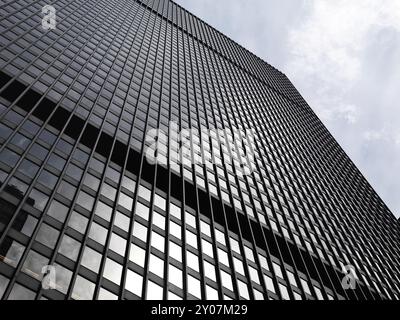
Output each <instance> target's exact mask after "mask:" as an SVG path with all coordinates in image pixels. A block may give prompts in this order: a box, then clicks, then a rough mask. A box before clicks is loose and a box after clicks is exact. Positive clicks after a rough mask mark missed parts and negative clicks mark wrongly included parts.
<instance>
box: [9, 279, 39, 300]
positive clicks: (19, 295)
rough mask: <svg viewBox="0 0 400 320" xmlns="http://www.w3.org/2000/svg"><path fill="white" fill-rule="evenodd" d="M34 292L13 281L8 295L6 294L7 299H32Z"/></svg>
mask: <svg viewBox="0 0 400 320" xmlns="http://www.w3.org/2000/svg"><path fill="white" fill-rule="evenodd" d="M35 296H36V294H35V292H33V291H32V290H29V289H28V288H25V287H24V286H21V285H20V284H19V283H15V284H14V286H13V288H12V290H11V292H10V295H9V296H8V300H34V299H35Z"/></svg>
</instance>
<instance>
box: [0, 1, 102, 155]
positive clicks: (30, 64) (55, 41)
mask: <svg viewBox="0 0 400 320" xmlns="http://www.w3.org/2000/svg"><path fill="white" fill-rule="evenodd" d="M69 4H71V3H69ZM84 4H85V3H82V4H81V5H80V6H79V7H78V8H77V9H75V10H74V11H72V12H71V13H70V14H69V15H68V16H67V17H66V18H68V17H70V16H72V15H73V14H74V13H75V12H77V11H78V10H79V9H80V8H81V7H83V6H84ZM67 6H68V5H66V6H64V7H63V8H65V7H67ZM92 7H94V5H93V6H92ZM92 7H88V8H87V10H86V11H89V10H90V8H92ZM93 20H94V18H93V19H92V20H91V21H93ZM77 23H79V21H78V22H77ZM77 23H75V24H72V25H71V26H70V27H69V28H68V29H66V31H64V32H63V33H62V34H61V35H60V36H59V37H58V38H57V39H56V40H54V41H53V42H52V44H50V46H52V45H54V44H56V43H57V40H58V39H61V37H62V36H63V35H64V34H66V33H67V32H68V31H69V30H70V29H72V27H74V26H76V24H77ZM32 30H33V29H31V30H29V31H26V32H25V33H24V34H23V35H21V36H20V37H19V38H16V39H14V40H13V41H12V42H14V41H16V40H18V39H20V38H22V37H23V36H24V35H25V34H27V33H29V32H30V31H32ZM47 32H48V31H43V35H42V36H41V37H40V38H39V39H37V41H40V40H41V39H42V38H44V37H45V35H46V34H47ZM78 35H79V34H78ZM78 35H76V36H75V38H74V39H76V38H77V37H78ZM10 44H11V43H10ZM10 44H8V45H10ZM33 44H34V43H33V42H32V43H31V44H30V45H29V46H28V47H26V48H24V49H23V50H22V51H21V52H20V53H19V54H18V55H16V56H15V57H14V58H13V59H11V60H9V61H8V62H6V64H5V65H3V66H2V69H4V68H5V66H7V65H8V64H11V63H12V62H13V61H14V59H15V58H17V57H19V56H20V55H21V54H23V53H24V52H25V51H27V50H28V49H29V48H31V47H32V46H33ZM81 50H82V48H81V49H80V50H79V52H80V51H81ZM44 53H46V51H42V53H41V54H39V55H38V56H36V57H35V58H34V59H33V60H32V61H30V62H29V63H28V65H27V66H26V67H25V69H22V70H20V71H19V73H16V74H15V75H13V76H12V77H11V79H10V80H9V81H8V82H7V83H6V84H5V85H3V87H1V88H0V94H1V93H2V92H3V91H4V90H5V89H7V88H8V87H9V86H10V85H11V84H12V83H13V82H14V81H15V80H17V79H18V77H19V76H21V75H22V74H23V72H24V71H26V70H27V69H28V68H29V67H30V66H32V65H33V64H34V63H35V62H36V61H37V60H39V59H40V57H42V55H43V54H44ZM62 53H63V51H62V52H60V53H59V54H58V55H57V57H55V58H54V60H57V59H58V57H60V56H61V55H62ZM71 62H72V61H71ZM71 62H70V64H71ZM46 71H47V69H44V70H43V71H42V72H41V73H40V74H39V76H37V77H36V79H35V80H38V79H40V77H41V76H42V75H43V74H44V73H45V72H46ZM62 75H63V73H62V72H60V75H59V76H58V77H57V79H58V78H60V77H61V76H62ZM32 85H33V83H31V84H30V85H28V86H27V88H26V89H24V90H23V91H22V93H21V94H20V95H19V96H18V97H17V98H16V99H15V100H14V101H13V102H12V103H11V105H10V106H9V107H8V108H7V109H6V110H5V111H4V112H3V114H0V121H1V120H2V119H3V118H4V116H5V114H7V112H8V111H9V110H11V109H12V108H13V107H14V105H15V104H16V103H17V101H19V99H21V97H23V96H24V94H25V93H26V92H28V90H29V89H30V88H31V87H32ZM48 91H49V89H47V90H46V92H45V93H44V94H43V96H44V95H46V94H47V92H48ZM41 100H42V98H41V99H40V100H39V101H41ZM17 128H19V126H17ZM16 132H17V129H15V131H14V132H13V134H12V136H14V134H15V133H16ZM1 150H2V148H1V147H0V151H1Z"/></svg>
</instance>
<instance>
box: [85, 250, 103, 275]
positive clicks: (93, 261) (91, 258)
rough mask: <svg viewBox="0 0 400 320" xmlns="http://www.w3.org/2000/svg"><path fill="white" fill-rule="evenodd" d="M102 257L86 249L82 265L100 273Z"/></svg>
mask: <svg viewBox="0 0 400 320" xmlns="http://www.w3.org/2000/svg"><path fill="white" fill-rule="evenodd" d="M101 257H102V256H101V254H100V253H98V252H97V251H95V250H93V249H91V248H89V247H86V248H85V251H84V252H83V255H82V261H81V264H82V266H84V267H86V268H88V269H89V270H92V271H93V272H96V273H97V272H99V268H100V263H101Z"/></svg>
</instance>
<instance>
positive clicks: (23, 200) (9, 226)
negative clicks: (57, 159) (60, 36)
mask: <svg viewBox="0 0 400 320" xmlns="http://www.w3.org/2000/svg"><path fill="white" fill-rule="evenodd" d="M93 19H94V18H93ZM93 19H92V20H93ZM76 37H78V35H77V36H76ZM80 51H81V50H80ZM80 51H79V52H78V53H77V54H76V55H75V56H77V55H78V54H79V53H80ZM71 63H72V60H71ZM71 63H70V64H71ZM70 64H69V65H70ZM83 67H84V66H82V68H81V70H80V72H81V71H82V70H83ZM59 77H61V74H60V75H59ZM59 77H58V78H59ZM75 81H76V79H75ZM49 90H50V88H48V90H46V92H48V91H49ZM45 94H46V93H45ZM45 94H43V95H42V97H41V98H40V99H39V100H38V102H37V103H36V104H35V106H34V107H33V108H32V110H31V111H30V112H29V113H28V114H27V116H26V117H25V120H24V121H23V122H25V121H27V120H28V117H29V116H31V115H32V113H33V111H34V110H35V108H36V107H37V106H38V105H39V104H40V103H41V101H42V100H43V99H44V98H45ZM66 94H67V92H65V93H64V95H63V97H62V98H61V100H60V102H61V101H62V99H64V97H65V96H66ZM60 102H59V103H57V104H56V107H55V108H54V110H53V111H52V112H51V113H50V115H49V116H48V118H47V120H46V121H44V124H43V125H42V127H41V128H40V129H39V131H38V132H37V133H36V135H34V137H33V138H32V141H31V142H30V146H32V145H33V144H34V142H35V141H36V140H37V138H38V137H39V136H40V134H41V133H42V132H43V130H44V129H45V126H46V125H47V124H48V123H49V122H50V119H51V118H52V117H53V115H54V114H55V113H56V111H57V110H58V108H57V105H58V106H59V105H60ZM76 109H77V106H75V109H74V111H75V110H76ZM72 116H73V111H72V112H71V114H70V116H69V118H68V120H67V122H69V120H70V119H71V118H72ZM20 127H22V123H21V124H20V125H19V126H17V128H16V129H15V131H14V134H15V133H16V132H17V131H18V129H19V128H20ZM65 128H66V126H65ZM65 128H64V130H65ZM64 130H63V131H61V134H60V136H61V135H62V133H63V132H64ZM10 139H11V137H10ZM59 139H60V138H59V137H58V138H57V139H56V141H55V142H54V143H53V147H52V148H51V149H50V151H49V152H48V154H47V156H46V158H45V159H44V160H43V162H42V165H41V167H43V166H44V165H45V164H46V163H47V160H48V158H49V157H50V154H51V152H52V150H53V149H54V147H55V145H56V144H57V143H58V141H59ZM5 144H6V142H5V143H4V145H5ZM4 145H3V147H4ZM28 149H29V148H28V147H27V148H26V150H25V151H24V152H23V154H22V155H21V157H20V159H19V160H18V161H17V163H16V165H15V166H14V169H13V170H12V171H11V172H10V173H9V174H8V178H7V179H6V180H5V181H4V182H3V185H2V186H0V192H1V191H2V190H3V189H4V187H5V185H6V184H7V183H8V181H9V180H10V179H11V177H12V175H13V174H14V173H15V171H16V168H17V167H18V166H19V164H20V163H21V162H22V161H23V159H24V158H23V157H24V156H25V155H26V154H27V153H28ZM0 150H1V147H0ZM39 174H40V170H39V171H38V172H37V173H36V175H35V177H34V178H33V179H32V183H31V185H30V186H29V187H28V189H27V191H26V194H25V196H24V198H23V199H22V200H21V202H20V205H19V206H18V207H17V209H16V212H17V211H19V210H20V209H21V208H22V206H23V204H24V202H25V200H26V198H27V197H28V194H29V192H30V191H31V190H32V188H33V184H34V183H35V181H36V179H37V177H38V176H39ZM49 200H50V199H49ZM45 210H46V208H45ZM15 218H16V215H14V216H13V218H12V219H11V220H10V222H9V223H8V225H7V226H6V228H5V229H4V232H3V235H2V236H1V237H0V243H2V242H3V240H4V237H5V234H6V233H7V232H8V231H9V229H10V228H11V226H12V224H13V223H14V220H15Z"/></svg>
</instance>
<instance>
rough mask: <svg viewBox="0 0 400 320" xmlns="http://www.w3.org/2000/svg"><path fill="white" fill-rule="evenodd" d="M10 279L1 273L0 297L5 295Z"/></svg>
mask: <svg viewBox="0 0 400 320" xmlns="http://www.w3.org/2000/svg"><path fill="white" fill-rule="evenodd" d="M8 282H9V280H8V279H7V278H6V277H4V276H2V275H1V274H0V299H1V298H2V297H3V294H4V291H6V288H7V285H8Z"/></svg>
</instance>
